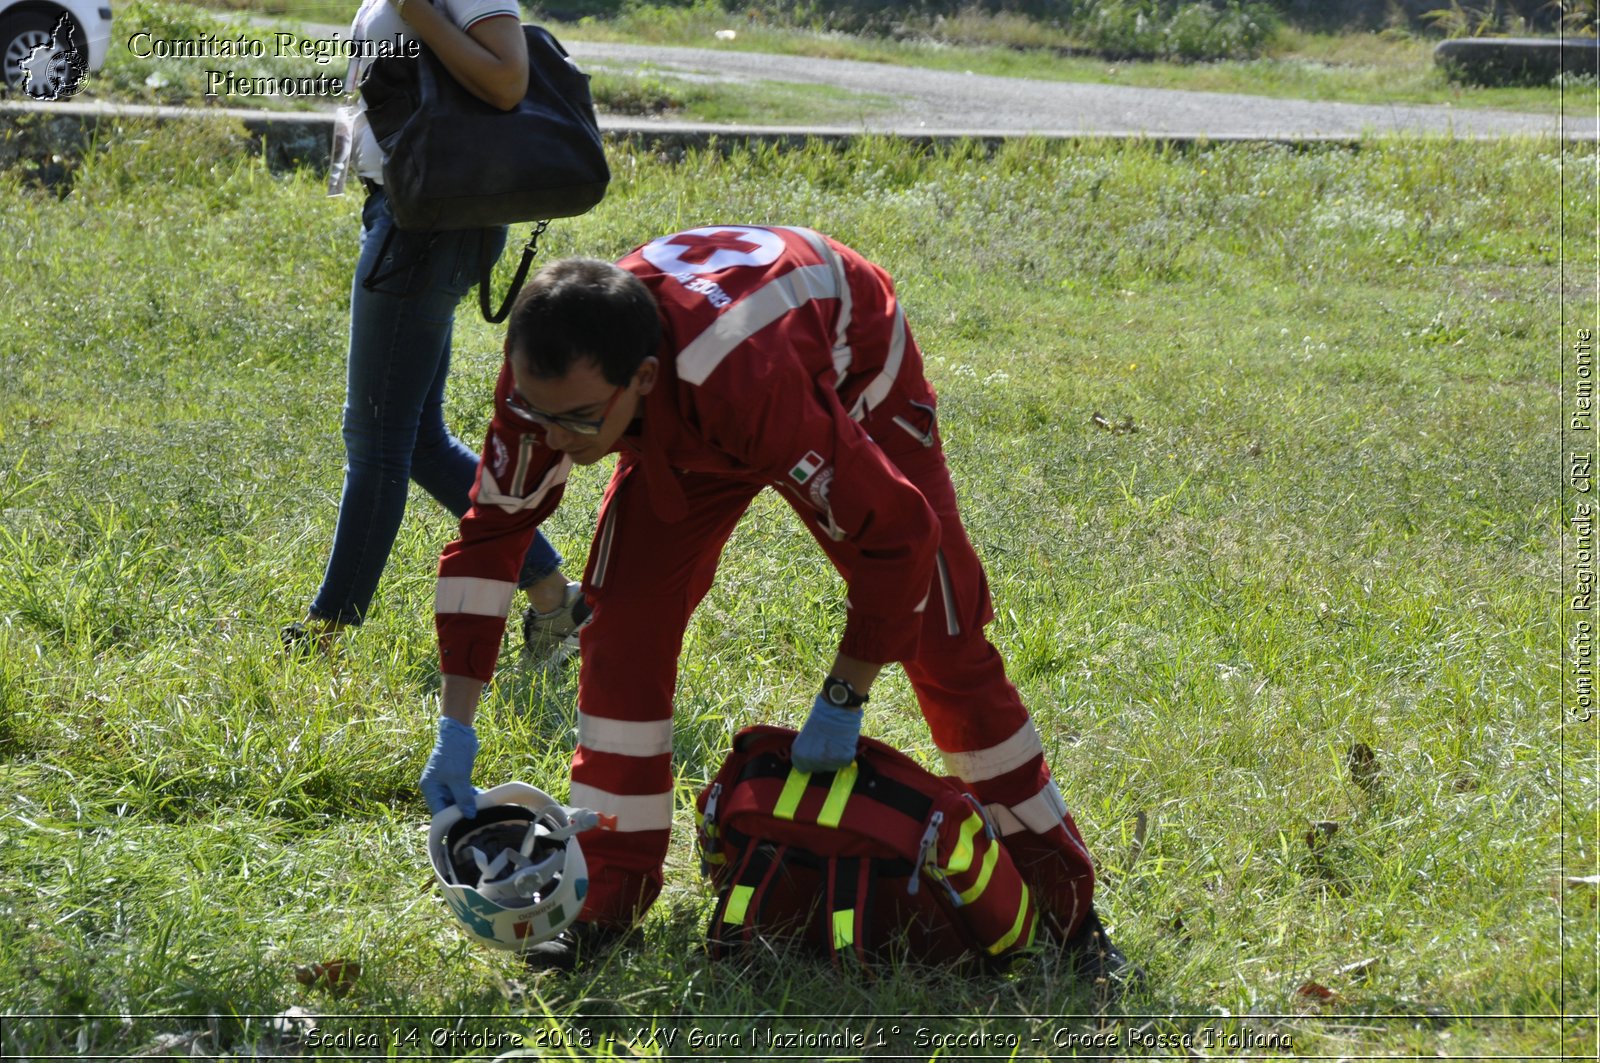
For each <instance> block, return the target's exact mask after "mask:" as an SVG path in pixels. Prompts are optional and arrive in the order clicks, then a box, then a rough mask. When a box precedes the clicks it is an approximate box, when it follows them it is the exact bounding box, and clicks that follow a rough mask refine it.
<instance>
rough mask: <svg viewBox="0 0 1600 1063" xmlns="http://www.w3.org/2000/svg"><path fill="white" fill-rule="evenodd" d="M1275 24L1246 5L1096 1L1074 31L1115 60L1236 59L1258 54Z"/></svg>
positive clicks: (1227, 0) (1233, 1)
mask: <svg viewBox="0 0 1600 1063" xmlns="http://www.w3.org/2000/svg"><path fill="white" fill-rule="evenodd" d="M1275 25H1276V20H1275V18H1274V16H1273V14H1272V12H1271V11H1270V10H1269V9H1268V8H1266V7H1265V6H1263V5H1261V4H1259V3H1250V2H1246V0H1205V2H1201V3H1180V2H1178V0H1095V2H1094V3H1093V4H1091V5H1090V9H1089V11H1088V12H1087V14H1086V16H1085V17H1084V19H1083V21H1082V23H1081V25H1079V26H1078V27H1076V29H1077V32H1078V35H1079V36H1080V37H1082V38H1083V40H1084V43H1085V44H1086V45H1088V46H1089V47H1090V48H1092V49H1094V50H1095V51H1098V52H1102V53H1104V54H1105V55H1107V56H1110V57H1113V58H1119V59H1177V60H1182V61H1184V62H1198V61H1202V60H1208V59H1239V58H1247V57H1249V56H1253V55H1255V54H1257V53H1258V52H1259V51H1260V50H1261V46H1262V44H1264V43H1265V42H1266V40H1267V39H1268V38H1269V37H1270V36H1271V35H1272V31H1273V29H1274V27H1275Z"/></svg>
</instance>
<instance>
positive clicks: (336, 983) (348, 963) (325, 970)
mask: <svg viewBox="0 0 1600 1063" xmlns="http://www.w3.org/2000/svg"><path fill="white" fill-rule="evenodd" d="M360 977H361V965H360V964H359V963H356V962H355V961H354V960H329V961H328V962H327V963H297V964H295V965H294V980H295V981H297V982H299V983H300V984H301V985H303V986H309V987H310V988H312V989H326V990H327V991H328V992H330V993H332V994H333V995H334V996H336V997H342V996H344V995H345V994H346V993H348V992H350V990H351V988H352V987H354V986H355V984H356V979H357V978H360Z"/></svg>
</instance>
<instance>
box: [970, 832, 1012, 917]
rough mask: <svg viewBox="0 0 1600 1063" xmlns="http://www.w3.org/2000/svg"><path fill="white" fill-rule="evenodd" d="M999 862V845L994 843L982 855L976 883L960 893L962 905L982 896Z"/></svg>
mask: <svg viewBox="0 0 1600 1063" xmlns="http://www.w3.org/2000/svg"><path fill="white" fill-rule="evenodd" d="M999 861H1000V845H999V843H998V842H996V843H995V844H993V845H990V846H989V849H988V851H987V852H985V853H984V854H983V867H981V868H979V869H978V881H976V882H974V883H973V884H972V885H971V886H968V887H967V888H966V889H964V890H962V891H961V903H962V904H971V903H972V902H973V901H975V900H977V899H978V898H979V897H981V896H983V891H984V890H985V889H988V887H989V876H991V875H993V874H994V865H995V864H997V863H999ZM1023 896H1027V891H1026V887H1024V891H1023Z"/></svg>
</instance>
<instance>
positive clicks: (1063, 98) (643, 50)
mask: <svg viewBox="0 0 1600 1063" xmlns="http://www.w3.org/2000/svg"><path fill="white" fill-rule="evenodd" d="M566 43H567V47H568V49H569V50H570V51H571V53H572V56H573V58H575V59H576V60H578V62H579V63H580V64H581V65H583V66H584V67H585V68H588V69H596V70H598V69H606V70H610V71H614V72H623V71H627V70H630V69H636V68H638V67H639V66H642V65H645V64H648V65H650V66H651V67H654V68H655V69H657V70H659V71H661V72H662V73H664V74H676V75H689V76H693V77H710V78H714V79H716V80H721V81H735V82H749V81H789V82H801V83H815V84H825V85H831V86H834V87H836V88H842V89H847V90H849V91H852V92H862V93H872V94H876V95H879V96H885V97H890V98H892V99H895V100H897V101H899V106H898V107H897V108H895V109H893V110H883V111H879V112H876V113H873V114H869V115H866V116H864V117H863V118H862V119H861V120H860V121H859V122H858V123H857V124H855V125H853V126H851V127H849V128H850V129H852V130H855V131H860V130H868V131H872V132H886V133H889V132H892V133H910V134H943V133H973V134H1014V133H1041V134H1048V135H1071V134H1075V133H1098V134H1106V133H1111V134H1139V133H1144V134H1151V135H1161V136H1180V137H1188V136H1209V137H1218V138H1235V137H1239V138H1268V139H1279V138H1285V139H1292V138H1296V137H1355V136H1360V135H1363V134H1366V133H1391V132H1408V133H1421V132H1425V133H1453V134H1456V135H1459V136H1473V137H1481V136H1507V135H1516V134H1533V135H1538V134H1548V135H1555V134H1556V133H1558V132H1559V131H1560V128H1559V120H1558V119H1557V118H1556V117H1555V116H1554V115H1536V114H1522V113H1518V112H1512V111H1485V110H1464V109H1459V108H1454V107H1449V106H1381V105H1367V104H1350V103H1318V102H1315V101H1311V100H1283V99H1272V98H1268V97H1264V96H1242V95H1234V94H1229V93H1219V92H1186V91H1180V90H1175V89H1142V88H1128V87H1123V86H1118V85H1088V84H1073V83H1069V82H1061V81H1036V80H1032V79H1027V78H1009V77H994V76H991V75H985V74H957V73H948V72H945V71H938V70H925V69H920V68H916V67H903V66H890V65H887V64H882V63H863V62H857V61H854V60H844V59H811V58H803V57H799V56H787V55H762V54H757V53H753V52H735V51H725V50H721V49H712V48H666V47H657V46H650V45H635V44H592V43H588V42H584V41H571V42H566ZM607 124H611V125H639V124H641V123H640V122H639V120H636V119H632V120H626V121H623V120H618V121H614V122H610V123H607ZM1567 125H1568V129H1567V133H1568V135H1569V136H1587V137H1590V138H1592V137H1594V135H1595V131H1594V128H1593V125H1592V124H1590V125H1589V126H1588V127H1587V129H1585V128H1583V126H1582V124H1581V123H1574V122H1571V121H1569V122H1568V123H1567ZM1575 126H1577V127H1578V128H1574V127H1575ZM834 128H835V129H837V128H839V127H834Z"/></svg>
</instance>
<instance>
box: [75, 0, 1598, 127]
mask: <svg viewBox="0 0 1600 1063" xmlns="http://www.w3.org/2000/svg"><path fill="white" fill-rule="evenodd" d="M202 6H203V7H209V8H212V9H217V10H221V11H239V10H247V11H249V12H251V13H255V14H265V15H274V16H282V17H283V18H285V19H288V20H302V21H304V22H307V23H315V24H333V25H341V26H342V25H346V24H347V23H348V22H349V19H350V15H351V13H352V11H353V8H354V5H353V4H351V3H346V2H343V0H265V2H262V0H210V2H208V3H205V4H203V5H202ZM551 6H552V7H559V5H555V4H553V5H551ZM117 11H118V14H117V17H118V27H119V38H120V37H123V36H125V35H126V34H124V33H123V32H122V31H123V30H127V31H129V32H132V31H133V29H134V28H147V27H151V26H168V25H178V26H188V27H190V28H191V33H190V35H191V36H192V35H193V31H194V30H197V29H199V28H200V27H202V26H206V25H209V22H208V21H207V20H209V19H211V18H213V16H211V15H209V14H207V13H205V12H201V11H198V10H197V9H195V8H192V7H188V6H186V5H174V4H165V3H160V2H159V0H133V2H132V3H130V4H128V5H125V6H123V7H119V8H118V9H117ZM529 17H530V18H533V19H536V20H537V19H542V18H543V17H544V16H543V15H542V13H541V11H540V10H539V8H538V7H537V5H535V6H534V7H533V8H531V9H529ZM553 25H554V26H555V28H556V30H557V32H558V34H559V36H561V37H562V38H563V39H570V40H588V41H614V42H624V43H653V44H662V45H687V46H694V47H702V48H724V49H737V50H749V51H758V52H771V53H779V54H791V55H805V56H814V57H818V58H827V59H855V60H861V61H867V62H880V63H889V64H899V65H905V66H919V67H929V68H933V69H938V70H955V71H971V72H974V73H979V74H995V75H1002V76H1009V77H1027V78H1042V79H1047V80H1059V81H1072V82H1093V83H1101V84H1112V85H1129V86H1135V87H1141V88H1164V89H1188V90H1193V91H1200V92H1229V93H1243V94H1246V95H1257V96H1272V97H1280V98H1286V99H1310V100H1326V101H1336V102H1344V103H1366V104H1371V103H1394V104H1448V105H1450V106H1453V107H1484V108H1504V109H1511V110H1518V111H1529V112H1535V113H1541V114H1556V113H1560V112H1561V111H1562V110H1563V109H1565V111H1566V113H1567V114H1568V115H1570V116H1571V117H1572V118H1574V119H1575V120H1577V119H1584V118H1592V117H1593V95H1594V94H1593V86H1592V85H1588V86H1578V91H1568V92H1565V93H1563V91H1562V89H1561V87H1560V86H1556V85H1551V86H1542V87H1524V88H1480V87H1473V86H1461V85H1456V84H1452V83H1451V82H1450V81H1448V80H1447V79H1446V78H1445V77H1444V75H1443V74H1442V73H1441V72H1440V71H1439V70H1438V69H1437V68H1436V67H1435V66H1434V64H1433V60H1432V49H1433V46H1434V44H1435V43H1436V41H1435V40H1434V39H1432V38H1424V37H1418V36H1412V35H1409V34H1403V33H1398V32H1388V33H1384V34H1373V33H1346V34H1314V33H1307V32H1304V31H1300V30H1295V29H1291V28H1283V29H1280V30H1279V31H1278V32H1277V34H1276V35H1275V36H1274V37H1273V38H1272V39H1271V41H1270V43H1269V45H1268V47H1267V49H1266V51H1265V53H1264V54H1263V55H1262V56H1261V57H1259V58H1256V59H1248V60H1227V61H1220V62H1211V63H1173V62H1123V61H1110V60H1106V59H1101V58H1096V57H1095V56H1092V55H1086V54H1082V49H1081V48H1080V47H1078V46H1076V45H1074V43H1073V42H1072V41H1071V40H1070V39H1069V38H1068V37H1066V36H1064V35H1063V33H1062V32H1061V31H1059V30H1052V29H1050V28H1049V27H1045V26H1041V25H1039V24H1037V23H1032V22H1029V21H1028V20H1026V19H1020V18H1015V17H1006V16H985V15H977V14H968V15H963V16H961V17H958V18H953V19H947V20H944V21H942V22H939V23H937V24H929V25H927V26H926V27H923V28H922V29H921V30H918V31H915V32H913V31H908V32H907V34H906V36H904V37H903V38H901V39H890V38H886V37H863V36H854V35H846V34H839V33H828V32H819V31H814V30H808V29H804V28H795V27H788V26H782V25H775V24H771V23H768V22H764V21H761V20H759V19H757V18H755V17H754V16H748V17H747V16H744V15H737V14H725V13H722V12H721V11H720V10H715V9H714V8H713V7H712V6H711V5H705V6H701V7H694V8H683V9H671V8H640V9H637V10H635V11H632V12H629V13H625V14H623V15H621V16H619V17H617V18H614V19H609V20H596V19H584V20H582V21H581V22H576V23H574V22H563V23H553ZM728 30H732V31H733V32H734V34H735V36H734V37H733V38H732V39H731V40H723V39H718V38H717V37H716V33H717V32H718V31H728ZM213 32H215V30H213ZM205 65H206V64H204V63H200V62H196V61H190V60H179V61H173V60H167V61H164V62H163V61H160V60H140V59H137V58H135V57H133V56H131V55H129V54H128V53H127V49H126V48H124V47H114V48H113V49H112V55H111V59H110V63H109V65H108V67H107V70H106V71H105V73H104V74H102V75H100V76H98V77H97V78H95V79H92V80H91V82H90V84H89V87H88V89H87V95H88V96H90V97H91V98H94V97H100V98H108V99H133V100H141V101H146V102H170V103H194V102H196V101H197V99H198V98H199V96H200V94H201V93H202V92H203V91H204V86H203V85H202V83H201V78H202V74H201V71H202V69H203V67H204V66H205ZM232 65H233V66H234V67H235V68H237V69H238V70H239V72H240V74H241V75H250V74H255V75H258V76H259V75H264V74H269V73H276V74H280V75H282V74H289V73H293V74H297V75H302V76H303V75H306V74H314V73H319V72H320V73H332V74H334V75H340V74H342V73H343V68H342V66H338V65H335V66H334V67H333V68H315V67H313V66H312V65H311V64H309V63H299V64H287V63H282V62H279V63H267V64H261V63H254V64H253V63H251V62H249V61H240V62H234V63H233V64H232ZM258 67H259V68H260V69H257V68H258ZM595 95H596V100H597V102H598V103H599V104H600V106H601V107H602V109H605V110H611V111H613V112H616V113H663V112H671V113H672V114H673V116H674V117H679V118H684V119H692V120H698V121H715V122H739V121H745V122H754V123H757V124H772V123H780V122H801V121H804V120H807V119H809V120H812V121H818V122H836V121H841V120H846V119H849V118H850V117H852V116H854V115H855V114H859V113H861V112H862V111H863V110H866V111H869V112H870V111H872V110H876V109H880V108H881V107H882V106H884V105H885V102H886V101H881V100H875V99H872V98H870V97H857V96H850V97H846V98H844V99H841V98H840V96H841V95H843V94H840V93H833V94H830V93H827V92H823V91H820V90H818V89H817V88H815V87H805V88H801V87H798V86H786V85H783V84H768V83H764V84H756V85H737V86H727V85H716V84H710V85H708V84H703V83H692V82H686V81H683V80H681V79H676V78H672V77H668V76H663V75H660V74H656V73H653V72H650V71H642V72H639V73H637V74H632V75H629V74H626V73H622V72H608V73H605V74H602V75H601V76H600V77H598V78H597V79H596V83H595ZM219 102H229V103H232V104H233V105H236V106H237V105H241V104H244V103H249V104H251V105H260V104H262V103H265V104H266V105H268V106H284V105H288V106H307V105H309V104H307V103H305V102H304V101H302V102H299V103H296V102H295V101H292V100H289V101H285V100H281V99H274V98H272V97H265V98H260V97H258V98H254V99H251V100H242V99H232V100H227V101H219Z"/></svg>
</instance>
